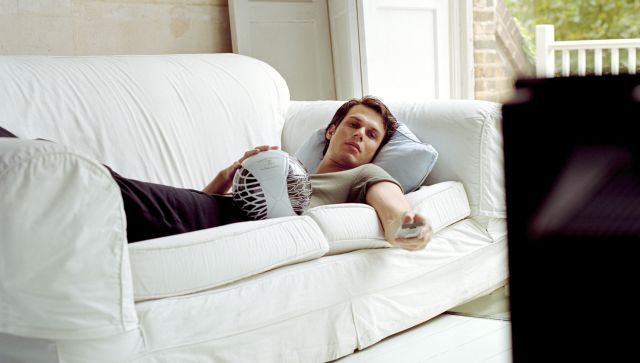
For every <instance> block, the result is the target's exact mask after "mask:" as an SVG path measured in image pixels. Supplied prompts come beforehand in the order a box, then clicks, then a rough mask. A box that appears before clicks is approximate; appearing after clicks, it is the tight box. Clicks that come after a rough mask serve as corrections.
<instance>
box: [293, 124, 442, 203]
mask: <svg viewBox="0 0 640 363" xmlns="http://www.w3.org/2000/svg"><path fill="white" fill-rule="evenodd" d="M325 129H326V127H322V128H319V129H317V130H315V131H314V132H313V134H311V136H310V137H309V138H308V139H307V141H305V143H304V144H302V146H301V147H300V148H299V149H298V151H296V153H295V156H296V158H298V160H300V162H301V163H302V164H303V165H304V166H305V167H306V168H307V171H308V172H309V173H314V172H315V171H316V169H317V168H318V164H320V160H322V150H324V132H325ZM436 160H438V152H437V151H436V149H434V148H433V146H431V145H430V144H425V143H423V142H421V141H420V139H418V137H416V135H414V134H413V132H411V130H409V128H408V127H407V125H405V124H403V123H402V122H398V130H397V131H396V133H395V134H394V135H393V136H392V137H391V139H390V140H389V142H388V143H387V144H386V145H385V146H383V147H382V149H381V150H380V152H379V153H378V155H376V157H375V159H373V164H376V165H378V166H379V167H381V168H382V169H384V170H385V171H386V172H387V173H389V175H391V176H392V177H393V178H394V179H395V180H397V181H398V182H399V183H400V185H402V189H403V190H404V192H405V193H409V192H412V191H414V190H416V189H418V188H420V186H421V185H422V183H424V181H425V180H426V179H427V175H429V173H430V172H431V169H433V166H434V165H435V163H436Z"/></svg>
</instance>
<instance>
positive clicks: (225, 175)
mask: <svg viewBox="0 0 640 363" xmlns="http://www.w3.org/2000/svg"><path fill="white" fill-rule="evenodd" d="M278 148H279V147H278V146H269V145H262V146H256V147H255V148H253V149H251V150H249V151H247V152H246V153H244V155H243V156H242V157H241V158H240V159H239V160H238V161H234V162H233V164H231V165H230V166H229V167H226V168H224V169H222V170H220V172H219V173H218V175H216V177H215V178H213V180H212V181H211V182H210V183H209V184H207V186H206V187H204V189H202V191H203V192H204V193H206V194H209V195H211V194H226V193H229V192H230V189H231V184H233V175H234V174H235V173H236V170H238V169H240V166H242V162H243V161H244V160H245V159H246V158H248V157H251V156H253V155H255V154H257V153H259V152H261V151H267V150H278Z"/></svg>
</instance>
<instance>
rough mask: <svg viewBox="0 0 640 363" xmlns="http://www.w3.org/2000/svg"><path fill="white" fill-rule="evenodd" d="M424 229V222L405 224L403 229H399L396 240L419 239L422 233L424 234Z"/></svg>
mask: <svg viewBox="0 0 640 363" xmlns="http://www.w3.org/2000/svg"><path fill="white" fill-rule="evenodd" d="M423 227H424V223H423V222H416V223H405V224H403V225H402V228H400V229H398V232H397V233H396V238H413V237H417V236H418V235H419V234H420V232H422V228H423Z"/></svg>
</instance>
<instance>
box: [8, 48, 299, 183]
mask: <svg viewBox="0 0 640 363" xmlns="http://www.w3.org/2000/svg"><path fill="white" fill-rule="evenodd" d="M288 101H289V91H288V89H287V86H286V83H285V82H284V80H283V79H282V77H281V76H280V75H279V74H278V73H277V72H276V71H275V70H274V69H273V68H272V67H270V66H269V65H267V64H265V63H263V62H261V61H258V60H256V59H252V58H249V57H245V56H241V55H236V54H192V55H159V56H91V57H50V56H9V57H0V114H2V117H3V118H2V120H0V126H3V127H5V128H6V129H8V130H10V131H11V132H13V133H15V134H17V135H18V136H19V137H25V138H45V139H49V140H52V141H55V142H59V143H62V144H66V145H69V146H72V147H73V148H75V149H76V150H79V151H80V152H82V153H84V154H87V155H88V156H90V157H93V158H95V159H96V160H98V161H100V162H102V163H104V164H107V165H109V166H111V167H112V168H113V169H114V170H115V171H117V172H118V173H120V174H122V175H125V176H127V177H129V178H134V179H140V180H144V181H150V182H156V183H163V184H169V185H173V186H180V187H189V188H195V189H201V188H202V187H204V186H205V185H206V183H207V182H208V181H209V180H211V179H212V178H213V176H214V175H215V174H216V173H217V171H218V170H220V169H222V168H223V167H226V166H228V165H230V164H231V163H232V162H233V161H234V160H237V159H238V158H239V157H240V156H241V155H242V154H243V153H244V152H245V151H246V150H248V149H250V148H252V147H254V146H257V145H263V144H271V145H279V144H280V137H281V132H282V127H283V124H284V116H285V113H286V109H287V106H288Z"/></svg>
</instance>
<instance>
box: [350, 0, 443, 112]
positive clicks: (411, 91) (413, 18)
mask: <svg viewBox="0 0 640 363" xmlns="http://www.w3.org/2000/svg"><path fill="white" fill-rule="evenodd" d="M358 5H359V6H358V7H359V15H360V16H359V20H360V22H361V23H360V32H361V36H360V37H361V44H360V47H361V54H362V61H361V67H362V79H363V92H364V93H366V94H374V95H377V96H379V97H381V98H383V99H385V100H389V99H400V100H414V99H442V98H449V96H450V79H449V74H450V68H449V64H450V57H449V52H450V48H449V46H450V36H449V12H448V6H447V5H448V4H447V1H440V0H358Z"/></svg>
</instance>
